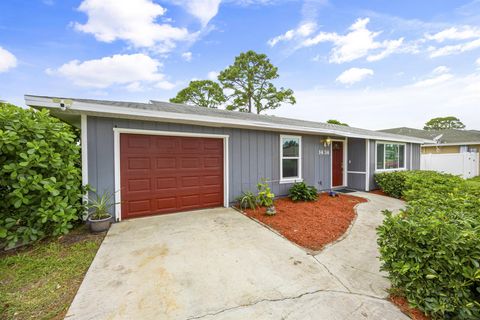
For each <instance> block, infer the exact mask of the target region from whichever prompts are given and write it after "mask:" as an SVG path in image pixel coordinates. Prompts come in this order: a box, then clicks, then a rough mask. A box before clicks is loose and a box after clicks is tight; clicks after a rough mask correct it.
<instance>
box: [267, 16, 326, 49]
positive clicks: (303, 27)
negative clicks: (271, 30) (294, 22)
mask: <svg viewBox="0 0 480 320" xmlns="http://www.w3.org/2000/svg"><path fill="white" fill-rule="evenodd" d="M316 28H317V25H316V23H314V22H305V23H302V24H300V25H299V26H298V27H297V28H296V29H291V30H288V31H287V32H285V33H284V34H281V35H279V36H276V37H274V38H272V39H270V40H268V42H267V43H268V45H269V46H271V47H273V46H275V45H276V44H277V43H279V42H281V41H289V40H292V39H293V38H295V37H300V38H301V37H308V36H309V35H311V34H312V33H313V32H314V31H315V29H316Z"/></svg>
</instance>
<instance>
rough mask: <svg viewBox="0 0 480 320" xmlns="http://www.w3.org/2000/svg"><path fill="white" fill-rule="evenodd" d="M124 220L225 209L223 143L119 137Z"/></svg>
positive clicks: (150, 137) (122, 135)
mask: <svg viewBox="0 0 480 320" xmlns="http://www.w3.org/2000/svg"><path fill="white" fill-rule="evenodd" d="M120 176H121V198H122V204H121V206H122V218H124V219H128V218H134V217H139V216H146V215H154V214H161V213H170V212H176V211H185V210H192V209H200V208H209V207H218V206H222V205H223V140H222V139H212V138H192V137H171V136H155V135H139V134H124V133H122V134H120Z"/></svg>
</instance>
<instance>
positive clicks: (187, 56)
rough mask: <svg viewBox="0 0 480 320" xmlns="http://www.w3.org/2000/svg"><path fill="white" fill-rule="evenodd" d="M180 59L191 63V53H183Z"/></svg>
mask: <svg viewBox="0 0 480 320" xmlns="http://www.w3.org/2000/svg"><path fill="white" fill-rule="evenodd" d="M182 58H183V60H185V61H188V62H190V61H192V53H191V52H190V51H189V52H184V53H182Z"/></svg>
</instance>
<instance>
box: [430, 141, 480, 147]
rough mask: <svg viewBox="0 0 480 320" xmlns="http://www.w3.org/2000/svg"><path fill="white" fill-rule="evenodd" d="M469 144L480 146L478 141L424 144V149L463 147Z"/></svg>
mask: <svg viewBox="0 0 480 320" xmlns="http://www.w3.org/2000/svg"><path fill="white" fill-rule="evenodd" d="M471 144H480V141H470V142H448V143H432V144H430V143H426V144H424V145H423V146H424V147H443V146H465V145H471Z"/></svg>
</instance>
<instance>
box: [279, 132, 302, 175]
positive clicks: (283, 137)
mask: <svg viewBox="0 0 480 320" xmlns="http://www.w3.org/2000/svg"><path fill="white" fill-rule="evenodd" d="M285 138H287V139H288V138H295V139H298V157H284V156H283V139H285ZM284 159H297V160H298V176H297V177H288V178H284V177H283V160H284ZM302 181H303V179H302V136H296V135H287V134H281V135H280V183H295V182H302Z"/></svg>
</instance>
